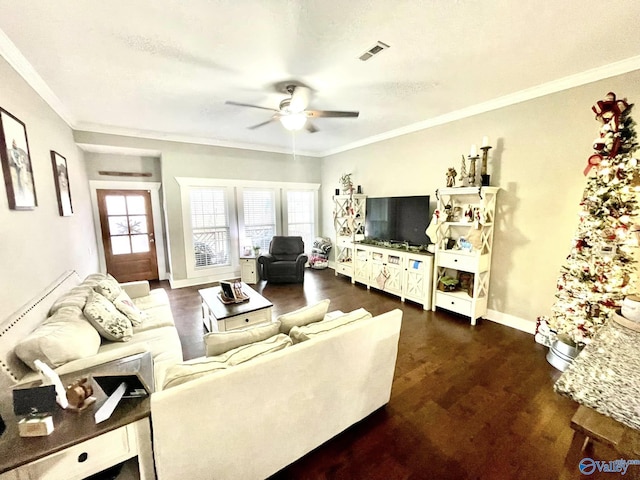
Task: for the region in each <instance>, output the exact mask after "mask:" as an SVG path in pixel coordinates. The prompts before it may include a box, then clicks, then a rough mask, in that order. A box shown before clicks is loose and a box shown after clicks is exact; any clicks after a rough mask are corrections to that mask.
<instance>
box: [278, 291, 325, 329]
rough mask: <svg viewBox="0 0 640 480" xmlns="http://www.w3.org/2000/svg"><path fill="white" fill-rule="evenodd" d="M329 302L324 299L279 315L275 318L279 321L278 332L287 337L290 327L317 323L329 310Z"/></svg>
mask: <svg viewBox="0 0 640 480" xmlns="http://www.w3.org/2000/svg"><path fill="white" fill-rule="evenodd" d="M329 302H330V300H329V299H328V298H326V299H324V300H322V301H320V302H318V303H316V304H314V305H308V306H306V307H303V308H299V309H298V310H294V311H293V312H289V313H285V314H284V315H280V316H279V317H278V318H277V320H278V321H280V332H282V333H286V334H287V335H288V334H289V330H291V327H295V326H301V325H308V324H309V323H313V322H319V321H320V320H322V319H323V318H324V315H325V313H327V310H329Z"/></svg>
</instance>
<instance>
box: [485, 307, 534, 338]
mask: <svg viewBox="0 0 640 480" xmlns="http://www.w3.org/2000/svg"><path fill="white" fill-rule="evenodd" d="M485 318H486V319H487V320H491V321H492V322H495V323H499V324H500V325H504V326H506V327H511V328H515V329H516V330H520V331H522V332H526V333H530V334H531V335H533V334H534V333H535V331H536V323H535V322H532V321H530V320H526V319H524V318H520V317H516V316H515V315H509V314H508V313H502V312H498V311H497V310H487V315H486V316H485Z"/></svg>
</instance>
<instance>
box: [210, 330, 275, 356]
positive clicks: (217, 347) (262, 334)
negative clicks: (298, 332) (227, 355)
mask: <svg viewBox="0 0 640 480" xmlns="http://www.w3.org/2000/svg"><path fill="white" fill-rule="evenodd" d="M279 331H280V323H279V322H271V323H268V324H265V325H258V326H256V327H250V328H246V329H243V330H230V331H228V332H214V333H207V334H206V335H205V336H204V346H205V349H206V352H205V355H206V356H207V357H213V356H215V355H220V354H222V353H224V352H227V351H229V350H231V349H232V348H236V347H240V346H242V345H248V344H250V343H255V342H259V341H261V340H265V339H267V338H269V337H273V336H274V335H277V334H278V332H279Z"/></svg>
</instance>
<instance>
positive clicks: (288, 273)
mask: <svg viewBox="0 0 640 480" xmlns="http://www.w3.org/2000/svg"><path fill="white" fill-rule="evenodd" d="M307 260H308V258H307V256H306V255H305V253H304V242H303V241H302V237H280V236H276V237H273V238H272V239H271V243H270V244H269V253H265V254H263V255H260V256H259V257H258V263H260V268H261V270H262V278H264V279H265V280H266V281H268V282H275V283H277V282H279V283H302V282H304V265H305V263H307Z"/></svg>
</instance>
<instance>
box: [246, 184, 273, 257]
mask: <svg viewBox="0 0 640 480" xmlns="http://www.w3.org/2000/svg"><path fill="white" fill-rule="evenodd" d="M242 198H243V204H244V210H243V214H244V222H243V223H244V232H241V237H242V238H245V239H247V240H248V241H249V242H250V243H251V246H252V247H255V246H259V247H260V248H261V249H262V251H264V252H267V251H268V250H269V243H270V242H271V238H272V237H273V236H274V235H276V201H275V200H276V199H275V192H274V190H268V189H267V190H259V189H252V188H251V189H248V188H245V189H244V190H243V195H242Z"/></svg>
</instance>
